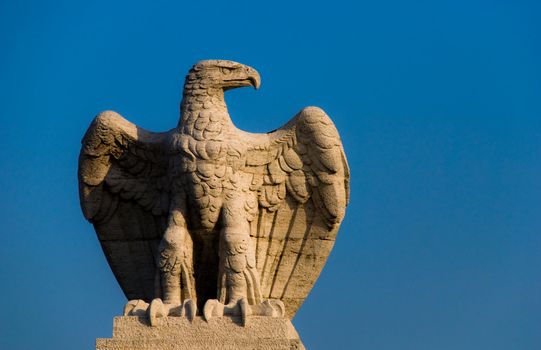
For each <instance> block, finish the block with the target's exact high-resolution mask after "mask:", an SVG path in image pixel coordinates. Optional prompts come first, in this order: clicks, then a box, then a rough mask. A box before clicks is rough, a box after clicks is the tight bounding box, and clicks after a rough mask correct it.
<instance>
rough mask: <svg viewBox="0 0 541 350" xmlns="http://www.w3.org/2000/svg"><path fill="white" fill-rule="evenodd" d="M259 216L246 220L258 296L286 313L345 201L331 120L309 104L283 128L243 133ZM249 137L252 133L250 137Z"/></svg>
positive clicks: (321, 258)
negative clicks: (277, 304) (258, 283)
mask: <svg viewBox="0 0 541 350" xmlns="http://www.w3.org/2000/svg"><path fill="white" fill-rule="evenodd" d="M246 136H247V137H246V139H247V140H249V141H248V145H249V149H248V151H247V153H246V166H245V168H244V169H243V170H244V171H245V172H247V173H251V174H253V178H252V184H251V188H250V189H251V190H252V191H253V192H257V196H258V199H259V215H258V216H257V217H256V218H254V220H253V221H252V223H251V236H252V238H253V240H254V246H255V249H256V259H257V268H258V271H259V273H260V276H261V288H262V292H263V297H264V298H271V299H281V300H282V301H283V302H284V303H285V305H286V312H287V314H288V316H289V317H293V316H294V315H295V313H296V311H297V309H298V308H299V307H300V305H301V304H302V302H303V301H304V299H305V298H306V296H307V295H308V293H309V292H310V290H311V289H312V286H313V285H314V283H315V281H316V279H317V278H318V276H319V274H320V272H321V269H322V268H323V265H324V264H325V261H326V260H327V257H328V255H329V253H330V251H331V249H332V247H333V244H334V240H335V237H336V234H337V231H338V227H339V225H340V222H341V221H342V218H343V217H344V213H345V209H346V206H347V204H348V201H349V168H348V165H347V161H346V157H345V155H344V150H343V148H342V142H341V140H340V136H339V135H338V131H337V130H336V127H335V126H334V124H333V122H332V121H331V119H330V118H329V117H328V116H327V115H326V114H325V112H323V110H321V109H320V108H317V107H308V108H305V109H303V110H302V111H301V112H300V113H299V114H297V115H296V116H295V117H294V118H293V119H292V120H291V121H290V122H289V123H288V124H286V125H285V126H284V127H282V128H280V129H278V130H276V131H274V132H272V133H269V134H267V135H264V137H263V136H259V137H258V136H256V135H254V134H250V135H248V134H247V135H246ZM250 138H251V139H250Z"/></svg>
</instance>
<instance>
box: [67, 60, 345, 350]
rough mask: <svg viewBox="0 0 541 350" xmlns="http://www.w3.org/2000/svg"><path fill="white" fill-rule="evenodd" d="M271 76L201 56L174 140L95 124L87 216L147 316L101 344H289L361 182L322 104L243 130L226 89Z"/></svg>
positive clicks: (130, 307)
mask: <svg viewBox="0 0 541 350" xmlns="http://www.w3.org/2000/svg"><path fill="white" fill-rule="evenodd" d="M260 81H261V80H260V76H259V73H258V72H257V71H256V70H255V69H253V68H251V67H248V66H246V65H243V64H240V63H237V62H232V61H224V60H206V61H200V62H198V63H196V64H195V65H194V66H193V67H192V69H191V70H190V71H189V73H188V75H187V76H186V80H185V84H184V90H183V98H182V102H181V106H180V120H179V122H178V124H177V126H176V127H174V128H173V129H171V130H170V131H167V132H150V131H147V130H144V129H142V128H140V127H138V126H136V125H135V124H132V123H130V122H129V121H127V120H126V119H124V118H123V117H121V116H120V115H119V114H118V113H115V112H112V111H106V112H103V113H100V114H99V115H98V116H97V117H96V118H95V119H94V121H93V122H92V124H91V125H90V127H89V128H88V130H87V132H86V134H85V136H84V138H83V140H82V149H81V153H80V156H79V172H78V175H79V193H80V200H81V207H82V210H83V213H84V215H85V217H86V218H87V219H88V220H89V221H90V222H91V223H92V224H93V225H94V228H95V230H96V233H97V235H98V238H99V241H100V243H101V246H102V248H103V251H104V253H105V256H106V258H107V261H108V262H109V265H110V266H111V269H112V270H113V273H114V274H115V277H116V278H117V280H118V282H119V284H120V286H121V287H122V289H123V291H124V293H125V294H126V296H127V298H128V303H127V304H126V306H125V308H124V316H134V317H135V316H137V317H142V318H141V319H137V318H129V317H127V318H119V319H116V320H115V332H114V336H113V339H111V340H99V341H98V348H99V349H127V348H131V349H139V348H140V349H150V348H154V349H173V348H174V349H177V348H187V347H175V346H177V345H178V344H183V345H178V346H187V344H191V345H190V347H189V348H191V349H197V348H198V346H202V347H201V348H206V347H203V345H198V344H203V343H202V341H203V340H206V341H211V342H212V344H218V343H219V344H221V345H220V346H221V347H220V348H221V349H226V348H259V349H266V348H269V349H270V348H273V349H279V348H282V347H283V348H284V349H285V348H289V347H288V346H289V345H288V344H289V343H290V340H291V339H293V338H295V337H293V336H292V335H291V334H293V333H287V332H289V330H290V328H291V327H289V326H287V325H289V323H288V321H287V319H288V318H289V319H290V318H292V317H293V316H294V315H295V313H296V312H297V310H298V308H299V307H300V305H301V304H302V303H303V301H304V299H305V298H306V296H307V295H308V293H309V292H310V290H311V289H312V287H313V285H314V283H315V281H316V279H317V278H318V276H319V274H320V272H321V270H322V269H323V266H324V265H325V262H326V260H327V257H328V256H329V254H330V252H331V249H332V247H333V245H334V242H335V239H336V235H337V233H338V229H339V226H340V223H341V222H342V219H343V218H344V215H345V210H346V206H347V204H348V202H349V177H350V174H349V168H348V164H347V161H346V156H345V153H344V150H343V147H342V142H341V140H340V136H339V134H338V131H337V129H336V127H335V125H334V124H333V122H332V120H331V119H330V118H329V116H328V115H327V114H326V113H325V112H324V111H323V110H322V109H320V108H318V107H306V108H304V109H302V110H301V111H300V112H299V113H297V115H295V116H294V117H293V118H292V119H291V120H290V121H289V122H288V123H287V124H285V125H284V126H282V127H281V128H278V129H276V130H274V131H271V132H268V133H262V134H255V133H249V132H245V131H242V130H240V129H238V128H236V127H235V125H234V124H233V122H232V120H231V117H230V115H229V112H228V109H227V106H226V103H225V99H224V93H225V91H227V90H230V89H234V88H239V87H243V86H252V87H254V88H256V89H257V88H259V86H260ZM257 117H258V111H254V118H257ZM223 316H228V317H229V318H227V317H226V318H223ZM201 317H202V319H203V320H204V321H206V322H209V323H208V324H207V323H204V322H203V321H202V320H201ZM261 317H263V318H261ZM143 319H144V320H147V321H148V322H149V323H150V325H151V326H153V327H149V326H148V325H145V323H144V322H143V321H141V320H143ZM231 319H232V320H237V319H238V320H240V321H239V322H238V324H237V323H235V322H231V321H227V320H231ZM137 320H139V321H137ZM190 320H193V322H194V323H193V324H191V323H189V322H190ZM215 320H219V321H216V322H218V323H213V322H214V321H215ZM147 321H145V322H147ZM162 321H163V322H162ZM169 325H171V326H169ZM239 325H240V326H243V327H245V328H242V327H239ZM177 326H178V327H179V328H178V329H175V327H177ZM145 327H146V328H145ZM273 327H277V328H276V329H274V328H273ZM288 327H289V328H288ZM273 329H274V330H273ZM291 329H292V328H291ZM286 331H287V332H286ZM273 332H274V333H273ZM275 332H282V333H280V334H279V335H276V334H275ZM286 333H287V335H286ZM179 334H180V335H179ZM274 335H276V336H274ZM291 337H293V338H291ZM295 339H297V338H295ZM190 342H191V343H190ZM192 343H193V344H192ZM293 343H295V341H293ZM128 344H131V345H128ZM256 345H257V347H256Z"/></svg>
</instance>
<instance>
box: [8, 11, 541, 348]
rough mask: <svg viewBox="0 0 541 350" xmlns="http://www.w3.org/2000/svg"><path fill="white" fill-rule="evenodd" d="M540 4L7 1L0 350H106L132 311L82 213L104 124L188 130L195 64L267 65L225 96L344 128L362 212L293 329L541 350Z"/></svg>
mask: <svg viewBox="0 0 541 350" xmlns="http://www.w3.org/2000/svg"><path fill="white" fill-rule="evenodd" d="M540 10H541V8H540V6H539V4H538V3H537V2H535V1H529V2H528V1H478V0H472V1H460V0H455V1H437V2H435V1H415V2H400V1H390V0H389V1H377V2H376V1H370V2H361V1H357V2H353V1H351V2H344V1H332V2H322V3H318V2H314V1H310V2H308V1H306V2H294V1H287V2H281V1H273V2H272V3H271V2H267V3H263V2H257V3H256V2H248V1H245V2H238V1H228V2H226V1H222V2H213V1H202V2H196V1H192V2H186V3H183V2H180V1H154V2H152V3H150V2H138V1H129V2H128V1H126V2H112V1H110V2H109V1H87V2H82V1H79V2H76V1H50V2H38V1H35V2H31V1H2V2H1V3H0V48H1V55H0V106H1V112H0V115H1V125H2V126H1V127H0V155H1V159H2V161H1V162H0V184H1V188H2V196H1V199H0V223H1V226H0V277H1V280H2V281H3V282H2V283H1V284H0V300H1V301H2V303H3V305H2V308H1V310H2V312H3V313H4V315H3V317H0V348H1V349H38V348H39V349H92V348H93V346H94V339H95V338H96V337H109V336H110V335H111V330H112V317H113V316H115V315H118V314H119V313H120V312H121V310H122V307H123V305H124V303H125V299H124V296H123V294H122V292H121V290H120V288H119V286H118V285H117V283H116V281H115V279H114V277H113V275H112V273H111V272H110V270H109V267H108V266H107V263H106V261H105V258H104V256H103V253H102V252H101V249H100V247H99V244H98V242H97V239H96V237H95V234H94V232H93V229H92V227H91V225H90V224H88V223H87V222H85V221H84V219H83V216H82V214H81V212H80V208H79V203H78V194H77V178H76V170H77V156H78V152H79V149H80V139H81V137H82V135H83V134H84V132H85V130H86V128H87V127H88V125H89V123H90V121H91V120H92V118H93V116H94V115H96V114H97V113H98V112H99V111H101V110H104V109H113V110H116V111H117V112H119V113H121V114H122V115H123V116H125V117H126V118H127V119H129V120H130V121H132V122H134V123H136V124H138V125H139V126H142V127H144V128H146V129H150V130H154V131H162V130H167V129H170V128H172V127H173V126H175V125H176V123H177V120H178V104H179V101H180V94H181V87H182V84H183V79H184V75H185V74H186V72H187V70H188V69H189V68H190V66H191V65H192V64H193V63H195V62H196V61H197V60H200V59H207V58H223V59H231V60H235V61H239V62H242V63H245V64H248V65H251V66H253V67H255V68H256V69H258V71H259V72H260V73H261V76H262V87H261V89H260V90H259V91H254V90H252V89H239V90H235V91H231V92H228V94H227V96H226V99H227V102H228V106H229V109H230V112H231V115H232V118H233V120H234V122H235V123H236V125H237V126H238V127H239V128H242V129H245V130H249V131H258V132H263V131H268V130H272V129H275V128H276V127H279V126H281V125H282V124H284V123H286V122H287V121H288V120H289V119H290V118H291V117H292V116H293V115H294V114H295V113H296V112H297V111H298V110H300V109H301V108H302V107H304V106H307V105H318V106H321V107H322V108H324V109H325V110H326V111H327V113H328V114H329V115H330V116H331V117H332V118H333V120H334V121H335V123H336V125H337V127H338V130H339V131H340V133H341V136H342V139H343V142H344V145H345V149H346V153H347V156H348V159H349V162H350V166H351V172H352V196H351V205H350V206H349V208H348V213H347V216H346V219H345V221H344V223H343V226H342V229H341V232H340V234H339V236H338V239H337V242H336V245H335V249H334V250H333V252H332V254H331V257H330V258H329V260H328V263H327V265H326V267H325V269H324V270H323V273H322V275H321V277H320V279H319V280H318V282H317V284H316V286H315V287H314V289H313V291H312V293H311V294H310V296H309V297H308V299H307V300H306V302H305V304H304V306H303V307H302V308H301V309H300V311H299V313H298V314H297V316H296V317H295V319H294V324H295V326H296V327H297V329H298V331H299V333H300V334H301V337H302V338H303V340H304V342H305V344H306V345H307V347H308V348H309V349H313V350H317V349H331V348H333V349H374V350H375V349H378V350H379V349H382V350H387V349H389V350H391V349H392V350H394V349H401V350H408V349H411V350H423V349H426V350H433V349H438V350H447V349H448V350H455V349H461V350H480V349H490V350H499V349H501V350H510V349H519V350H537V349H540V348H541V332H540V329H541V254H540V251H541V235H540V234H539V233H540V229H541V219H540V218H541V216H540V215H539V214H540V210H541V201H540V199H541V176H540V175H541V99H540V97H541V64H540V62H541V45H540V43H541V22H540V21H539V18H540V16H541V11H540Z"/></svg>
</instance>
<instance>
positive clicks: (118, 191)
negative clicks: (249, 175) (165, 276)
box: [79, 112, 170, 300]
mask: <svg viewBox="0 0 541 350" xmlns="http://www.w3.org/2000/svg"><path fill="white" fill-rule="evenodd" d="M169 135H170V134H169V133H153V132H148V131H145V130H143V129H141V128H139V127H137V126H136V125H134V124H132V123H130V122H128V121H127V120H126V119H124V118H122V117H121V116H120V115H118V114H117V113H115V112H103V113H101V114H100V115H98V116H97V117H96V118H95V119H94V121H93V122H92V124H91V125H90V127H89V129H88V131H87V132H86V134H85V136H84V138H83V141H82V148H81V153H80V156H79V193H80V200H81V207H82V209H83V213H84V215H85V217H86V218H87V219H88V220H89V221H90V222H92V223H93V224H94V227H95V229H96V232H97V234H98V238H99V240H100V243H101V245H102V248H103V251H104V253H105V256H106V257H107V260H108V262H109V265H110V266H111V269H112V270H113V273H114V274H115V277H116V278H117V280H118V282H119V284H120V286H121V287H122V289H123V290H124V293H125V294H126V296H127V298H128V299H145V300H151V299H152V298H153V297H154V295H155V290H154V287H155V283H154V278H155V271H156V270H155V269H156V259H155V257H156V254H157V247H158V244H159V241H160V238H161V237H162V236H163V232H164V230H165V228H166V224H167V221H166V220H167V212H168V209H169V185H168V180H167V167H168V157H167V154H166V149H167V142H168V139H169Z"/></svg>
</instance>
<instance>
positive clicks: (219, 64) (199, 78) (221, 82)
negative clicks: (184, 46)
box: [186, 60, 261, 90]
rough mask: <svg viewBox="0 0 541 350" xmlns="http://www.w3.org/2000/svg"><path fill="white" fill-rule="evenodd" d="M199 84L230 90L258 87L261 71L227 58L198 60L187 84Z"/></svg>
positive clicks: (191, 70) (187, 78) (205, 86)
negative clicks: (226, 59)
mask: <svg viewBox="0 0 541 350" xmlns="http://www.w3.org/2000/svg"><path fill="white" fill-rule="evenodd" d="M195 84H199V85H200V86H201V87H203V88H207V89H208V88H210V89H223V90H229V89H234V88H238V87H242V86H253V87H254V88H256V89H258V88H259V85H260V84H261V78H260V77H259V73H258V72H257V71H256V70H255V69H253V68H252V67H248V66H245V65H243V64H240V63H237V62H233V61H225V60H205V61H199V62H197V63H196V64H195V65H194V66H193V67H192V69H190V72H189V73H188V76H187V77H186V85H195Z"/></svg>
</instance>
